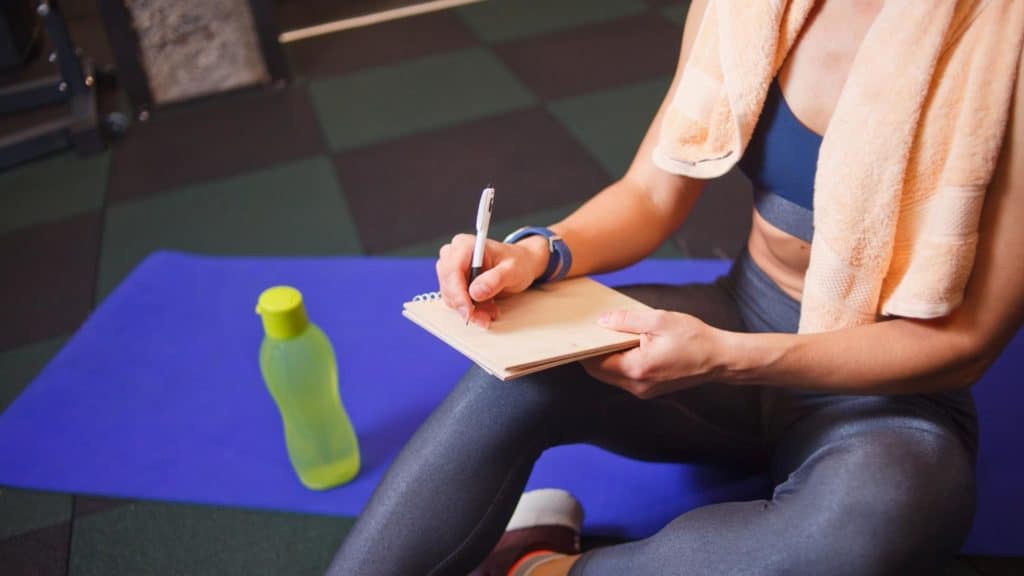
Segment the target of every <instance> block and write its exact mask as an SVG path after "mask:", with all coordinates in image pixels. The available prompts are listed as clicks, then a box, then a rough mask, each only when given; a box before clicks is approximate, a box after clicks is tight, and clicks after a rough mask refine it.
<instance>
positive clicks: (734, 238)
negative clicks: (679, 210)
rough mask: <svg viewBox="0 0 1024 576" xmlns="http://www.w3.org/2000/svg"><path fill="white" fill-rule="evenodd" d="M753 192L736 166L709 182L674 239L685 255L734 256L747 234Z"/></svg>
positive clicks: (743, 244) (741, 246)
mask: <svg viewBox="0 0 1024 576" xmlns="http://www.w3.org/2000/svg"><path fill="white" fill-rule="evenodd" d="M753 198H754V196H753V192H752V190H751V187H750V181H749V180H747V179H746V178H745V177H744V176H743V175H742V174H740V173H739V171H738V170H735V169H734V170H732V171H731V172H728V173H727V174H725V175H724V176H722V177H721V178H717V179H715V180H712V181H710V182H708V184H707V186H706V187H705V188H704V191H703V192H702V193H701V196H700V199H699V200H698V201H697V204H696V205H695V206H694V207H693V212H691V213H690V216H689V217H688V218H687V219H686V222H684V223H683V225H682V226H681V227H680V228H679V230H678V231H677V232H676V234H675V236H674V241H675V243H676V246H678V247H679V250H680V251H681V252H682V253H683V254H685V255H686V256H687V257H688V258H735V257H736V256H737V255H738V254H739V253H740V252H741V251H742V250H743V248H744V246H746V244H747V237H748V236H750V224H751V221H750V217H751V216H750V215H751V214H752V211H753V207H754V199H753Z"/></svg>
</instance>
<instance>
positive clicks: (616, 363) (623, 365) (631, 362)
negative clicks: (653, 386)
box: [597, 348, 645, 380]
mask: <svg viewBox="0 0 1024 576" xmlns="http://www.w3.org/2000/svg"><path fill="white" fill-rule="evenodd" d="M597 368H598V369H599V370H601V371H602V372H606V373H608V374H614V375H616V376H619V377H621V378H623V379H628V380H643V378H644V376H645V374H644V364H643V356H642V355H641V353H640V348H632V349H630V350H626V351H625V352H616V353H614V354H608V355H606V356H599V357H598V358H597Z"/></svg>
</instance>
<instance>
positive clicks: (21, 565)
mask: <svg viewBox="0 0 1024 576" xmlns="http://www.w3.org/2000/svg"><path fill="white" fill-rule="evenodd" d="M70 538H71V524H70V523H69V522H63V523H61V524H57V525H54V526H49V527H47V528H41V529H39V530H33V531H32V532H27V533H25V534H20V535H18V536H15V537H13V538H8V539H6V540H0V574H9V575H11V576H65V575H66V574H67V572H68V543H69V540H70Z"/></svg>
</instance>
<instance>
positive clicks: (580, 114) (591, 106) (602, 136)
mask: <svg viewBox="0 0 1024 576" xmlns="http://www.w3.org/2000/svg"><path fill="white" fill-rule="evenodd" d="M670 81H671V79H670V78H668V77H662V78H659V79H658V80H653V81H650V82H643V83H639V84H630V85H628V86H623V87H621V88H613V89H611V90H602V91H599V92H590V93H587V94H583V95H580V96H575V97H572V98H566V99H563V100H557V101H554V102H551V103H549V104H548V108H550V109H551V111H552V112H553V113H554V114H555V116H556V117H557V118H558V119H559V120H560V121H561V122H562V123H563V124H565V126H566V128H568V129H569V132H570V133H572V135H573V136H574V137H575V138H576V140H577V141H578V142H579V143H580V144H582V145H583V146H584V147H585V148H586V149H587V150H588V151H589V152H590V153H591V154H592V155H593V156H594V157H595V158H597V159H598V161H599V162H600V163H601V166H603V167H604V169H605V171H607V172H608V174H609V175H611V176H613V177H616V178H617V177H620V176H622V175H623V174H625V173H626V169H627V168H629V165H630V163H631V162H632V161H633V157H634V156H635V155H636V151H637V148H639V147H640V142H641V141H642V140H643V137H644V134H645V133H646V132H647V128H648V127H649V126H650V124H651V120H653V119H654V115H655V114H656V113H657V112H658V106H659V105H660V104H661V101H662V99H663V98H664V97H665V93H666V92H667V91H668V87H669V83H670Z"/></svg>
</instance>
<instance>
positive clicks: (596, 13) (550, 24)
mask: <svg viewBox="0 0 1024 576" xmlns="http://www.w3.org/2000/svg"><path fill="white" fill-rule="evenodd" d="M645 8H646V6H645V5H644V3H643V2H642V1H641V0H559V1H558V2H551V1H550V0H515V1H512V2H509V1H497V2H494V1H491V2H481V3H479V4H470V5H468V6H464V7H461V8H458V9H457V10H456V11H457V12H458V14H459V16H461V17H462V18H463V19H464V20H465V21H466V23H467V24H469V26H470V27H471V28H473V30H474V31H475V32H476V34H477V36H479V37H480V38H481V39H482V40H485V41H487V42H503V41H506V40H513V39H516V38H524V37H526V36H532V35H535V34H540V33H543V32H551V31H554V30H563V29H566V28H573V27H576V26H581V25H583V24H590V23H594V22H605V21H608V20H614V19H616V18H619V17H621V16H625V15H627V14H636V13H638V12H641V11H643V10H644V9H645Z"/></svg>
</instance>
